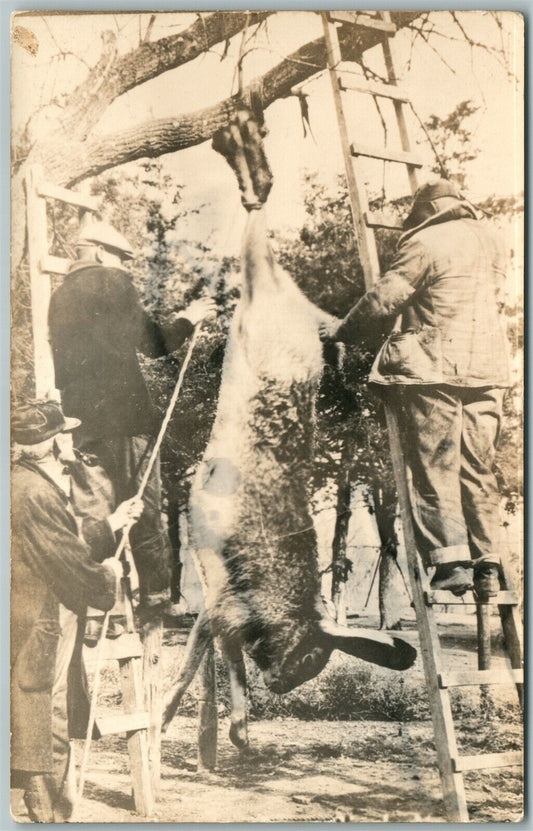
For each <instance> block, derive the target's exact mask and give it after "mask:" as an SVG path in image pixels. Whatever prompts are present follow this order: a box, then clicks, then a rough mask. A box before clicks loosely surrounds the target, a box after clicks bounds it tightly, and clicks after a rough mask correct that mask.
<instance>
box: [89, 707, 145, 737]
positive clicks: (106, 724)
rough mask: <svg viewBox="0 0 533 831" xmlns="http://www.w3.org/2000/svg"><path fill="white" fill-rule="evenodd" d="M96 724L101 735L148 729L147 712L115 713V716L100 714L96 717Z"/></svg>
mask: <svg viewBox="0 0 533 831" xmlns="http://www.w3.org/2000/svg"><path fill="white" fill-rule="evenodd" d="M96 726H97V727H98V730H99V732H100V733H101V735H102V736H113V735H115V734H116V733H133V732H135V731H136V730H148V728H149V727H150V714H149V713H117V714H116V715H115V716H102V717H101V718H97V719H96Z"/></svg>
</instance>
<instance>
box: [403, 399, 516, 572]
mask: <svg viewBox="0 0 533 831" xmlns="http://www.w3.org/2000/svg"><path fill="white" fill-rule="evenodd" d="M504 392H505V391H504V390H503V389H499V388H492V387H491V388H488V387H484V388H464V387H453V386H444V385H420V386H418V385H412V386H405V387H403V388H402V394H401V395H400V396H399V401H397V402H396V404H395V406H396V407H397V408H398V415H399V426H400V433H401V440H402V445H403V452H404V456H405V459H406V464H407V474H408V480H409V489H410V500H411V509H412V516H413V520H414V528H415V535H416V539H417V546H418V550H419V552H420V555H421V557H422V560H423V562H424V565H425V567H428V566H436V565H440V564H443V563H458V564H463V565H469V564H471V562H472V560H476V561H477V562H478V563H479V562H481V561H484V562H489V563H499V561H500V556H501V545H502V537H501V526H500V515H499V511H500V493H499V488H498V482H497V479H496V476H495V474H494V469H493V468H494V459H495V453H496V445H497V441H498V435H499V432H500V425H501V419H502V405H503V396H504Z"/></svg>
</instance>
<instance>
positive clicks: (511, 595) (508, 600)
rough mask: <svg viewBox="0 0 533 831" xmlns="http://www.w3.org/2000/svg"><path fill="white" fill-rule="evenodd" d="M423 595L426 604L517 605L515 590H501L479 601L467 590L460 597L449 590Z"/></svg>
mask: <svg viewBox="0 0 533 831" xmlns="http://www.w3.org/2000/svg"><path fill="white" fill-rule="evenodd" d="M424 597H425V600H426V603H427V605H428V606H432V605H434V604H442V605H445V606H517V605H518V595H517V593H516V592H511V591H502V592H498V594H497V595H495V596H494V597H490V598H489V599H488V600H487V601H485V602H483V603H480V602H479V601H478V600H476V599H475V598H474V595H473V594H472V593H471V592H467V594H464V595H463V596H462V597H456V596H455V595H454V594H452V593H451V592H446V591H435V592H431V591H430V592H424Z"/></svg>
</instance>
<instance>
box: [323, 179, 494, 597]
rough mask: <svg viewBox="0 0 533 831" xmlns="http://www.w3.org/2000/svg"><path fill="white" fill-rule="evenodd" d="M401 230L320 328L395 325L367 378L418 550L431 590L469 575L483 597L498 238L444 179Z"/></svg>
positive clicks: (489, 549) (344, 337) (351, 339)
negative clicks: (385, 409) (345, 308)
mask: <svg viewBox="0 0 533 831" xmlns="http://www.w3.org/2000/svg"><path fill="white" fill-rule="evenodd" d="M404 229H405V232H404V234H403V235H402V236H401V237H400V240H399V243H398V250H397V254H396V257H395V259H394V261H393V263H392V265H391V266H390V268H389V270H388V271H387V273H386V274H384V275H383V277H382V278H381V280H379V282H378V283H377V284H376V285H375V287H374V288H373V289H371V290H370V291H368V292H367V293H366V294H365V295H364V296H363V297H362V298H361V299H360V300H359V302H358V303H357V304H356V305H355V306H354V307H353V308H352V309H351V310H350V311H349V312H348V314H347V315H346V317H345V318H344V320H340V321H333V323H330V324H329V325H328V324H323V325H322V326H321V336H322V338H323V339H325V340H327V339H333V340H337V341H342V342H344V343H356V342H358V341H359V339H361V338H363V337H366V336H368V335H369V334H371V333H372V331H374V334H375V332H376V330H379V329H380V327H381V326H382V325H383V324H388V325H389V326H390V328H393V326H394V331H393V332H392V334H391V335H390V336H389V338H388V339H387V341H386V342H385V344H384V345H383V347H382V348H381V350H380V352H379V353H378V355H377V358H376V360H375V362H374V365H373V367H372V371H371V373H370V377H369V381H370V382H372V383H373V384H376V385H378V386H379V387H381V388H382V389H383V390H384V389H387V388H388V389H389V390H390V392H392V393H394V394H393V395H391V396H390V400H391V403H392V404H393V406H396V407H397V408H398V415H399V422H400V428H401V433H402V441H403V446H404V447H403V450H404V455H405V458H406V462H407V466H408V469H409V473H410V482H411V507H412V513H413V519H414V524H415V532H416V536H417V543H418V549H419V551H420V554H421V556H422V558H423V561H424V564H425V566H426V568H429V567H432V566H434V567H435V572H434V575H433V578H432V581H431V585H432V587H433V588H434V589H446V590H450V591H452V592H453V593H454V594H456V595H461V594H463V593H464V592H465V591H467V589H469V588H471V587H472V584H473V585H474V588H475V590H476V592H477V594H478V596H479V597H480V598H486V597H489V596H493V595H495V594H496V593H497V592H498V591H499V587H500V585H499V562H500V554H501V542H500V522H499V503H500V495H499V492H498V485H497V481H496V478H495V476H494V473H493V463H494V456H495V446H496V441H497V438H498V433H499V430H500V423H501V418H502V401H503V395H504V391H505V389H506V388H507V387H509V386H510V376H509V366H508V359H507V343H506V336H505V332H504V327H503V323H502V320H501V314H500V306H501V303H502V300H503V297H502V295H503V287H504V281H505V256H504V251H503V244H502V241H501V240H500V238H499V236H498V235H497V233H496V232H495V231H494V230H492V229H491V228H490V227H489V226H487V224H486V223H485V222H483V221H480V220H478V218H477V213H476V211H475V209H474V208H473V206H472V205H471V204H470V203H469V202H468V201H466V200H465V199H464V198H463V197H462V196H461V195H460V193H459V191H458V190H457V188H456V187H455V185H453V184H452V183H451V182H448V181H446V180H444V179H439V180H437V181H434V182H431V183H427V184H424V185H422V186H421V187H420V188H419V189H418V191H417V192H416V194H415V196H414V199H413V204H412V208H411V211H410V213H409V215H408V217H407V219H406V220H405V222H404ZM472 567H473V568H472Z"/></svg>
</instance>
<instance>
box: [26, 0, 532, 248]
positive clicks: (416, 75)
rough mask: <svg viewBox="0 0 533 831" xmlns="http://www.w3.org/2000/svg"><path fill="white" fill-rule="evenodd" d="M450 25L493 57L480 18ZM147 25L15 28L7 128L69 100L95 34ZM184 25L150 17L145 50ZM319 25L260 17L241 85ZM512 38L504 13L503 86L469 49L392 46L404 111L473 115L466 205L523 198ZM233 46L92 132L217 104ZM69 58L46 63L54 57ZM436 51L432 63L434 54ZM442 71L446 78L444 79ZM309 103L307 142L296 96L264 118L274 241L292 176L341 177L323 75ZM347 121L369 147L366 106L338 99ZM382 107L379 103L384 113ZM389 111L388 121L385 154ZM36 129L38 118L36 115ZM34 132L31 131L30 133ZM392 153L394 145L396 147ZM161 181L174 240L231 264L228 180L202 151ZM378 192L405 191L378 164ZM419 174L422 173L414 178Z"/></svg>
mask: <svg viewBox="0 0 533 831" xmlns="http://www.w3.org/2000/svg"><path fill="white" fill-rule="evenodd" d="M461 15H462V16H461V21H462V22H463V25H464V26H465V29H466V30H467V31H468V32H469V33H470V34H471V35H472V37H473V38H474V39H475V40H477V41H481V42H484V43H487V44H489V46H491V47H499V46H500V41H499V38H500V33H499V32H498V30H497V28H496V27H495V25H494V23H493V21H492V19H491V18H490V16H489V15H488V13H486V12H463V13H461ZM434 16H435V17H434V20H435V22H436V23H437V24H438V27H439V29H441V30H442V31H444V32H445V33H446V34H448V35H449V36H450V37H452V38H457V37H458V36H459V32H458V30H457V28H455V27H454V26H453V24H452V23H451V21H450V20H449V16H448V14H447V13H446V12H435V13H434ZM148 19H149V15H140V14H137V13H135V14H130V15H128V14H113V15H101V14H85V15H69V14H65V13H61V14H54V15H51V14H46V13H43V14H42V15H41V14H40V15H39V16H35V17H26V18H20V19H19V20H18V21H17V20H16V21H15V23H20V24H22V25H24V26H26V27H27V28H29V29H30V30H31V31H32V32H33V33H34V34H35V35H36V36H37V38H38V41H39V51H38V53H37V55H36V56H31V55H29V54H28V53H27V52H25V51H24V50H22V49H21V48H20V47H17V46H14V48H13V80H12V83H13V87H12V89H13V95H12V100H13V113H12V117H13V126H14V127H15V128H17V127H18V126H20V125H21V124H23V123H25V121H26V120H27V119H28V117H29V116H30V115H31V114H32V113H34V112H35V111H37V110H38V109H39V106H40V104H41V103H42V102H45V101H46V100H47V99H48V98H51V97H53V96H54V95H58V94H59V95H63V94H68V92H69V91H70V90H71V89H73V88H74V87H75V86H76V84H78V83H79V82H80V81H81V80H82V79H83V77H84V75H85V74H86V72H87V65H92V64H94V63H95V61H96V60H97V59H98V57H99V55H100V49H101V36H102V33H103V32H104V31H105V30H107V29H111V30H113V31H115V32H117V33H118V40H117V43H118V46H119V50H120V51H122V52H125V51H128V50H129V49H131V48H133V47H134V46H135V45H136V44H137V43H138V41H139V35H140V33H141V34H142V33H143V32H144V31H145V29H146V26H147V23H148ZM194 19H195V16H194V15H192V14H189V13H184V12H183V13H173V12H168V13H161V14H158V15H157V17H156V22H155V25H154V28H153V30H152V34H151V37H152V40H155V39H157V38H159V37H162V36H165V35H168V34H173V33H176V32H179V31H180V29H182V28H187V26H189V25H190V23H191V22H192V21H193V20H194ZM321 27H322V24H321V20H320V17H319V15H317V14H315V13H312V12H281V13H278V14H276V15H274V16H272V17H271V18H269V20H268V23H267V26H266V27H264V28H263V29H262V31H261V33H260V35H259V36H258V37H256V38H255V39H254V40H253V43H252V44H251V48H250V44H248V47H247V49H248V48H250V51H249V52H248V51H247V54H246V57H245V60H244V64H243V80H244V83H245V84H246V83H247V82H248V81H250V80H251V79H252V78H253V77H255V76H256V75H259V74H262V73H264V72H265V70H266V69H268V68H269V67H270V66H272V65H274V64H276V63H278V62H279V61H280V60H281V59H282V58H283V57H284V56H285V55H287V54H289V53H290V52H292V51H294V50H295V49H297V48H298V47H299V46H300V45H301V44H303V43H305V42H307V41H309V40H312V39H315V38H317V37H320V35H321V32H322V28H321ZM522 38H523V29H522V22H521V18H520V16H519V15H516V14H514V13H513V12H505V13H504V32H503V39H504V45H505V48H506V54H507V62H508V67H510V68H511V69H512V70H513V71H514V74H515V76H516V77H517V78H518V83H516V80H513V79H510V78H509V77H508V74H507V72H506V70H505V68H504V67H502V66H501V65H500V63H499V62H498V60H497V59H496V58H495V57H493V56H490V55H487V54H486V53H483V52H481V51H480V50H477V51H476V53H475V55H474V57H472V54H471V50H470V48H469V47H468V46H467V45H466V44H465V43H464V42H458V41H456V40H448V39H445V38H436V37H435V38H434V39H433V41H432V46H431V47H430V46H427V45H425V44H423V43H422V41H421V40H420V39H419V41H418V42H417V43H416V44H415V45H414V47H411V36H410V35H409V34H408V33H406V32H402V31H400V32H399V33H398V34H397V36H396V37H395V39H394V50H395V57H396V65H397V69H398V75H399V80H400V83H401V84H402V86H404V87H406V88H407V90H408V91H409V93H410V97H411V100H412V102H413V106H414V109H415V110H416V112H417V113H418V115H419V116H420V117H421V118H422V119H427V117H428V116H429V115H430V114H432V113H436V114H438V115H440V116H444V115H447V114H448V113H449V112H450V111H451V110H452V109H453V108H454V107H455V106H456V105H457V104H458V103H459V102H460V101H464V100H467V99H471V100H473V101H474V103H475V104H476V105H478V106H479V107H480V109H479V111H478V113H476V115H475V116H474V117H473V119H472V121H471V125H472V127H473V129H474V141H475V144H476V145H477V146H478V147H480V148H481V152H480V155H479V158H478V160H477V161H476V162H475V163H473V164H472V165H471V167H470V170H469V196H470V197H471V198H472V199H473V201H476V199H479V198H483V197H485V196H487V195H489V194H491V193H495V194H500V195H508V194H512V193H516V192H519V191H521V190H522V189H523V163H522V155H523V152H522V147H523V116H522V80H521V79H522V71H521V64H522V62H523V57H522ZM239 46H240V38H235V39H234V41H233V43H232V45H231V47H230V50H229V52H228V54H227V56H226V57H225V58H224V59H223V60H221V54H222V52H223V46H222V45H220V46H217V47H215V49H213V50H212V51H211V53H209V54H207V55H204V56H202V57H200V58H199V59H197V60H195V61H193V62H191V63H190V64H188V65H185V66H183V67H181V68H179V69H177V70H174V71H172V72H168V73H165V74H163V75H161V76H159V77H158V78H155V79H153V80H152V81H150V82H148V83H146V84H144V85H142V86H141V87H138V88H136V89H135V90H133V91H131V92H130V93H128V94H126V95H124V96H122V97H121V98H120V99H118V100H117V101H116V102H115V103H114V104H112V105H111V107H109V109H108V111H107V112H106V114H105V115H104V117H103V118H102V120H101V122H100V123H99V124H98V127H97V129H98V131H100V132H102V133H107V132H114V131H115V130H117V129H122V128H125V127H128V126H131V125H132V124H134V123H137V122H140V121H144V120H146V119H149V118H152V117H153V118H163V117H165V116H176V115H177V114H178V113H186V112H192V111H195V110H198V109H201V108H202V107H206V106H208V105H210V104H213V103H215V102H217V101H219V100H221V99H223V98H226V97H227V96H228V95H230V94H231V93H232V92H235V91H236V83H237V81H236V73H235V66H236V58H237V55H238V50H239ZM59 49H61V50H62V51H64V52H66V53H68V54H66V55H65V56H64V57H62V58H54V57H53V56H54V55H56V54H57V52H58V50H59ZM435 49H438V53H439V54H437V52H435V51H434V50H435ZM366 58H367V61H368V64H369V65H370V66H371V67H372V68H373V69H375V70H376V71H378V72H379V71H380V70H381V71H382V63H381V60H380V50H379V48H378V49H373V50H370V51H369V52H368V53H366ZM449 67H452V68H453V70H454V71H451V70H450V68H449ZM304 91H305V92H306V94H308V96H309V98H308V103H309V112H310V122H311V131H312V133H311V134H309V133H308V135H307V136H306V137H304V133H303V126H302V119H301V114H300V105H299V102H298V99H297V98H296V97H295V96H292V97H290V98H287V99H284V100H281V101H277V102H275V103H274V104H273V105H272V106H271V107H269V108H268V110H267V113H266V124H267V127H268V130H269V134H268V136H267V138H266V150H267V155H268V157H269V160H270V164H271V167H272V170H273V173H274V186H273V189H272V192H271V195H270V197H269V204H268V210H269V221H270V225H271V227H272V228H273V229H274V230H283V229H285V228H289V227H298V225H300V224H301V222H302V221H303V218H304V212H303V188H302V177H303V172H304V171H311V172H315V173H316V175H317V176H318V178H319V180H320V181H323V182H324V183H325V184H326V185H329V186H331V185H332V184H333V183H334V180H335V177H336V175H337V174H338V173H339V172H341V171H342V169H343V163H342V156H341V148H340V141H339V139H338V134H337V128H336V122H335V115H334V110H333V102H332V96H331V86H330V80H329V77H328V76H327V74H325V73H324V74H322V75H321V76H320V77H319V78H317V79H314V80H311V81H310V82H309V83H307V84H306V85H305V90H304ZM348 95H349V96H351V97H350V101H349V109H350V112H352V113H353V118H351V119H350V121H351V133H352V134H353V137H354V140H355V138H357V139H358V140H359V141H360V142H361V143H365V144H370V145H374V146H379V145H380V144H381V143H382V138H380V134H381V126H380V122H379V120H378V117H377V113H376V108H375V105H374V102H373V99H372V98H371V97H370V96H365V95H361V94H358V93H348ZM387 103H388V102H387ZM391 115H392V110H391V112H390V113H388V116H389V117H388V118H387V121H388V122H389V130H390V133H389V135H390V141H391V146H393V144H392V142H393V141H394V138H395V137H394V131H393V130H392V128H391V126H390V125H391V124H392V119H391V118H390V116H391ZM42 117H43V118H46V111H45V112H44V114H43V116H42ZM408 119H409V123H410V129H411V132H412V135H413V136H414V137H415V139H418V140H420V141H421V142H422V143H421V145H420V148H419V153H420V155H422V157H423V158H424V159H425V161H426V162H427V163H431V162H432V161H433V156H432V153H431V149H430V148H429V145H428V143H427V141H425V140H424V137H423V135H422V134H421V132H420V130H419V128H418V125H417V122H416V119H415V118H414V117H413V116H411V115H409V117H408ZM37 124H39V122H37ZM396 146H398V145H396ZM163 164H164V168H165V170H167V171H168V172H170V173H172V174H173V176H175V178H176V179H177V181H178V182H180V183H181V184H183V185H185V188H184V190H183V195H184V200H185V205H184V206H185V207H191V208H196V209H199V214H197V215H194V216H191V217H190V219H189V220H188V221H187V227H186V228H181V229H180V230H181V231H182V232H183V233H184V234H187V235H188V236H189V237H192V238H197V239H201V240H202V241H203V242H205V243H206V244H208V245H211V246H213V247H214V248H215V249H216V250H217V251H219V253H221V254H235V253H237V251H238V249H239V244H240V238H241V234H242V229H243V226H244V220H245V215H244V213H245V212H244V210H243V209H242V207H241V204H240V196H239V193H238V190H237V187H236V183H235V179H234V176H233V173H232V172H231V171H230V169H229V167H228V165H227V164H226V162H225V161H224V159H222V157H220V156H218V155H217V154H216V153H214V152H213V150H212V149H211V146H210V143H209V142H206V143H204V144H202V145H200V146H198V147H194V148H189V149H187V150H183V151H180V152H179V153H174V154H168V155H167V156H165V157H163ZM387 170H388V172H387V177H386V187H387V193H388V195H390V196H399V195H401V194H405V193H407V192H408V186H407V178H406V175H405V171H404V168H403V167H400V166H397V165H387ZM365 171H368V183H369V186H370V188H371V189H374V190H377V189H378V188H379V187H380V186H381V183H382V176H383V165H382V164H381V163H380V162H374V161H370V160H369V162H368V164H366V166H365ZM425 176H427V171H423V172H422V179H423V178H425Z"/></svg>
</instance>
